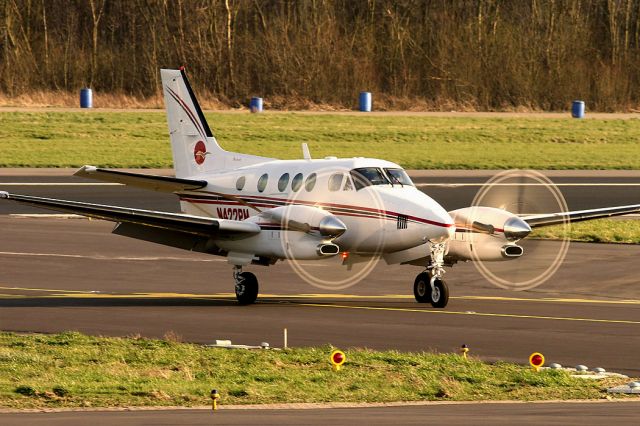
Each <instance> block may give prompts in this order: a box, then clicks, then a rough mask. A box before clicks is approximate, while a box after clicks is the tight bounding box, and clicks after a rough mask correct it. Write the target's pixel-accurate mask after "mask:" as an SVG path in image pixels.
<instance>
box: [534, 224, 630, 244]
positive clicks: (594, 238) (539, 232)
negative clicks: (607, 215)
mask: <svg viewBox="0 0 640 426" xmlns="http://www.w3.org/2000/svg"><path fill="white" fill-rule="evenodd" d="M563 231H564V227H563V226H562V225H558V226H548V227H545V228H537V229H534V230H533V232H532V233H531V234H530V235H529V238H539V239H550V240H557V239H561V238H569V239H570V240H571V241H585V242H591V243H624V244H640V220H614V219H598V220H592V221H588V222H578V223H574V224H571V227H570V230H569V232H568V234H566V235H565V234H564V232H563Z"/></svg>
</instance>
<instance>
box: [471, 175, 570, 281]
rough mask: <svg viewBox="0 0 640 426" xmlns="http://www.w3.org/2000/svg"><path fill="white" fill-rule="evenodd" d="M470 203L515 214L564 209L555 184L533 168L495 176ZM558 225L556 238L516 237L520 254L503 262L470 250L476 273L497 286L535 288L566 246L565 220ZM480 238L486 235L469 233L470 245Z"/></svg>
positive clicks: (557, 262) (556, 264)
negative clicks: (522, 251)
mask: <svg viewBox="0 0 640 426" xmlns="http://www.w3.org/2000/svg"><path fill="white" fill-rule="evenodd" d="M472 205H473V206H485V207H495V208H499V209H503V210H507V211H509V212H511V213H514V214H516V215H518V216H527V215H534V214H544V213H559V212H566V211H568V208H567V203H566V201H565V199H564V196H563V195H562V193H561V192H560V190H559V189H558V187H557V186H556V185H554V184H553V182H551V180H550V179H549V178H547V177H546V176H544V175H543V174H541V173H540V172H537V171H534V170H507V171H504V172H501V173H499V174H497V175H495V176H494V177H492V178H491V179H489V180H488V181H487V182H486V183H485V184H484V185H483V186H482V187H481V188H480V190H479V191H478V193H477V194H476V196H475V198H474V200H473V203H472ZM558 226H560V235H562V238H561V239H560V240H559V241H540V240H532V239H523V240H520V241H518V242H517V243H516V244H517V245H519V246H521V247H522V248H523V249H524V254H523V255H522V256H521V257H519V258H516V259H512V260H504V261H483V260H481V259H479V258H478V257H477V254H476V252H475V251H473V250H472V251H471V253H472V257H473V260H474V262H473V263H474V265H475V266H476V269H477V270H478V272H480V274H481V275H482V276H483V277H484V278H485V279H486V280H487V281H489V282H491V283H492V284H493V285H495V286H497V287H500V288H504V289H509V290H529V289H532V288H535V287H537V286H539V285H541V284H542V283H544V282H545V281H547V280H549V279H550V278H551V277H552V276H553V274H554V273H555V272H556V271H557V270H558V268H559V267H560V265H561V264H562V262H563V261H564V258H565V256H566V254H567V251H568V249H569V240H568V239H567V235H568V231H569V221H568V219H567V220H566V221H565V222H564V223H563V224H562V225H558ZM489 237H491V236H489ZM483 238H488V237H487V236H486V235H482V234H471V244H481V243H482V241H481V240H482V239H483ZM474 240H475V241H474Z"/></svg>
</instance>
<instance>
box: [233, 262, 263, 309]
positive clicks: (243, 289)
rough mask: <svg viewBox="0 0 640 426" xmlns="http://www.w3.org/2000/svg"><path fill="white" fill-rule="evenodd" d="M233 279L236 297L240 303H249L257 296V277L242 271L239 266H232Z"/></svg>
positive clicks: (253, 301)
mask: <svg viewBox="0 0 640 426" xmlns="http://www.w3.org/2000/svg"><path fill="white" fill-rule="evenodd" d="M233 279H234V281H235V282H236V287H235V290H236V299H238V303H239V304H241V305H251V304H252V303H255V301H256V299H257V298H258V288H259V287H258V279H257V278H256V276H255V275H254V274H252V273H251V272H242V267H241V266H236V267H234V268H233Z"/></svg>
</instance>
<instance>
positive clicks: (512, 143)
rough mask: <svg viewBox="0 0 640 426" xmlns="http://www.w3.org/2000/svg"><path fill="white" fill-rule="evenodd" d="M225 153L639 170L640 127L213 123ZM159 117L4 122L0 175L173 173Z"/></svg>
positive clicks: (26, 117)
mask: <svg viewBox="0 0 640 426" xmlns="http://www.w3.org/2000/svg"><path fill="white" fill-rule="evenodd" d="M207 116H208V120H209V123H210V125H211V127H212V129H213V131H214V133H215V134H216V136H217V138H218V140H219V141H220V143H221V145H222V146H223V147H224V148H225V149H228V150H231V151H240V152H245V153H250V154H258V155H265V156H271V157H276V158H284V159H291V158H300V157H301V150H300V144H301V143H302V142H307V143H308V144H309V146H310V148H311V153H312V155H313V156H314V157H316V158H321V157H324V156H327V155H336V156H340V157H352V156H367V157H376V158H384V159H388V160H391V161H394V162H397V163H400V164H401V165H402V166H403V167H405V168H407V169H509V168H530V169H640V144H639V143H638V141H639V140H640V120H637V119H628V120H623V119H607V120H601V119H589V120H573V119H570V118H566V119H564V118H562V119H560V118H540V117H537V118H536V117H532V118H522V117H506V118H493V117H489V118H487V117H477V118H469V117H425V116H402V115H390V116H367V115H353V114H351V115H345V114H343V115H340V114H299V113H298V114H297V113H281V114H268V113H267V114H249V113H231V114H229V113H226V114H225V113H209V114H207ZM167 133H168V131H167V126H166V121H165V115H164V114H163V113H158V112H133V111H132V112H98V111H87V112H1V113H0V166H1V167H79V166H82V165H84V164H94V165H98V166H104V167H134V168H137V167H140V168H154V167H170V166H171V152H170V148H169V142H168V136H167Z"/></svg>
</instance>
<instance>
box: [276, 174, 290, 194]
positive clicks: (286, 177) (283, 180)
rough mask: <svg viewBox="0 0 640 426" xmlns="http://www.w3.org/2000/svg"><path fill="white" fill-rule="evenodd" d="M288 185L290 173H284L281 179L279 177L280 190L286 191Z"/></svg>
mask: <svg viewBox="0 0 640 426" xmlns="http://www.w3.org/2000/svg"><path fill="white" fill-rule="evenodd" d="M287 185H289V173H285V174H283V175H282V176H280V179H278V191H279V192H284V190H285V189H287Z"/></svg>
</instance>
